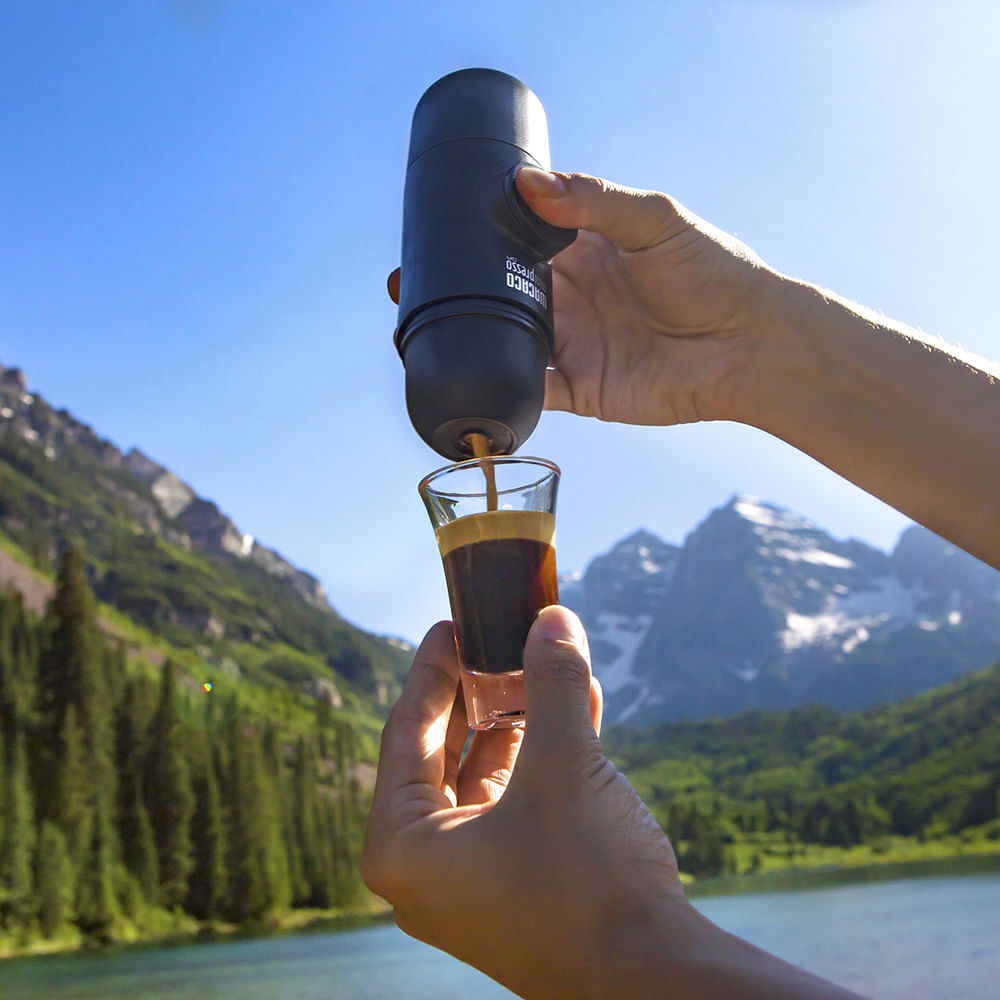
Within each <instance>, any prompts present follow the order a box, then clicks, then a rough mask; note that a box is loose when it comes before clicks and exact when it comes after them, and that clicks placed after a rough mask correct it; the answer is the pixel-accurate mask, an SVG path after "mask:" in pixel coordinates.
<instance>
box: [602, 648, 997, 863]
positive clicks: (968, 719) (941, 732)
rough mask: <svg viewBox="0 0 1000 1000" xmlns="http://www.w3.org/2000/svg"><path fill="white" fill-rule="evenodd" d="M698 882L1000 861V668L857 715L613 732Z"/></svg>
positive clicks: (765, 715) (809, 710)
mask: <svg viewBox="0 0 1000 1000" xmlns="http://www.w3.org/2000/svg"><path fill="white" fill-rule="evenodd" d="M605 743H606V747H607V749H608V752H609V753H610V755H611V756H612V757H613V759H614V760H615V762H616V763H617V764H618V766H619V767H620V768H621V769H622V770H624V772H625V773H626V774H627V775H628V777H629V779H630V780H631V781H632V783H633V784H634V785H635V786H636V789H637V790H638V791H639V793H640V794H641V795H642V796H643V798H644V799H645V801H646V802H647V803H648V804H649V806H650V808H651V809H652V811H653V814H654V815H655V816H656V818H657V820H658V821H659V822H660V824H661V825H662V826H663V827H664V829H665V830H666V831H667V833H668V834H669V835H670V838H671V840H672V841H673V843H674V847H675V850H676V852H677V856H678V861H679V864H680V867H681V869H682V871H685V872H688V873H690V874H692V875H696V876H714V875H728V874H741V873H745V872H758V871H767V870H769V869H776V868H789V867H799V868H801V867H816V866H843V865H859V864H872V863H883V862H887V861H901V860H911V859H917V858H938V857H945V856H950V855H954V854H964V853H990V854H992V853H1000V664H996V665H994V666H992V667H987V668H985V669H983V670H979V671H976V672H975V673H972V674H969V675H967V676H965V677H962V678H960V679H959V680H957V681H954V682H953V683H951V684H947V685H944V686H943V687H939V688H935V689H933V690H931V691H927V692H924V693H922V694H920V695H917V696H915V697H912V698H908V699H906V700H905V701H901V702H898V703H895V704H886V705H882V706H880V707H878V708H875V709H870V710H868V711H863V712H850V713H840V712H837V711H835V710H833V709H830V708H821V707H803V708H796V709H792V710H790V711H786V712H756V711H755V712H746V713H743V714H741V715H738V716H732V717H729V718H717V719H709V720H705V721H702V722H687V723H675V724H667V725H662V726H657V727H654V728H651V729H648V730H630V729H623V728H618V729H616V730H613V731H612V732H610V733H608V734H607V737H606V739H605Z"/></svg>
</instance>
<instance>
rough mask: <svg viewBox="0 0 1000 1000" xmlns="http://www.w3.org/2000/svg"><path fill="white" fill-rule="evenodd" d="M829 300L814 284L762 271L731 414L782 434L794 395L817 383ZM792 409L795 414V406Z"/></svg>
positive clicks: (822, 360) (729, 415) (752, 424)
mask: <svg viewBox="0 0 1000 1000" xmlns="http://www.w3.org/2000/svg"><path fill="white" fill-rule="evenodd" d="M829 305H830V303H829V302H828V301H827V300H826V299H825V297H824V295H823V293H822V292H821V291H820V290H819V289H818V288H815V287H814V286H812V285H807V284H805V283H804V282H800V281H796V280H795V279H793V278H788V277H786V276H785V275H782V274H779V273H778V272H776V271H771V270H769V269H766V270H764V271H763V272H762V273H761V274H760V275H759V283H758V288H757V294H756V295H755V296H754V300H753V303H752V307H751V309H750V313H749V317H748V323H747V326H748V341H749V344H750V348H749V350H748V351H747V358H746V361H745V364H744V370H743V377H742V379H741V380H740V383H739V392H738V394H736V395H735V396H734V399H733V402H732V410H731V413H729V414H727V417H728V418H729V419H732V420H736V421H738V422H739V423H743V424H748V425H749V426H751V427H756V428H758V429H760V430H765V431H769V432H770V433H772V434H777V435H778V436H779V437H782V436H783V435H782V433H781V424H782V421H783V420H784V419H785V412H786V406H785V404H786V402H787V401H788V400H789V397H790V395H792V394H793V393H794V391H795V388H796V387H798V386H806V385H810V384H815V383H816V382H817V381H818V379H819V378H820V377H821V374H822V371H823V368H824V366H825V365H826V364H827V361H826V360H825V359H824V357H823V348H822V344H823V336H822V332H821V330H820V329H819V328H820V327H822V325H823V322H824V307H827V308H828V307H829ZM788 409H789V410H790V411H791V412H790V414H789V415H790V416H792V414H793V412H794V406H792V407H789V408H788ZM793 419H794V417H793Z"/></svg>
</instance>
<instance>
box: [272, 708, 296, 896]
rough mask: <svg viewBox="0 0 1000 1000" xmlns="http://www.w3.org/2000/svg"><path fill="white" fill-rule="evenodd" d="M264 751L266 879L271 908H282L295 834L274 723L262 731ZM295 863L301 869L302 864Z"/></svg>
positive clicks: (289, 885)
mask: <svg viewBox="0 0 1000 1000" xmlns="http://www.w3.org/2000/svg"><path fill="white" fill-rule="evenodd" d="M263 754H264V784H265V794H264V809H265V811H266V813H267V825H268V850H267V859H268V861H267V864H268V879H269V881H270V885H271V896H272V906H273V908H274V909H276V910H284V909H287V908H288V907H289V906H290V905H291V902H292V881H293V871H294V869H295V867H296V862H295V861H293V859H292V854H293V853H294V837H293V835H292V813H291V803H290V797H289V795H288V789H287V782H286V774H285V764H284V753H283V748H282V743H281V738H280V736H279V734H278V731H277V730H276V729H275V728H274V727H273V726H268V727H267V728H266V729H265V731H264V741H263ZM298 867H299V869H300V871H301V865H299V866H298ZM300 878H301V876H300Z"/></svg>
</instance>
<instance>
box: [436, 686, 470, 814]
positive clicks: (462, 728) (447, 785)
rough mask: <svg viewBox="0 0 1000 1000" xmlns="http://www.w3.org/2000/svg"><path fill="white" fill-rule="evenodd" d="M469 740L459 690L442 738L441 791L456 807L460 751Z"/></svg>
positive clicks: (462, 700) (467, 722)
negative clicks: (442, 768) (442, 771)
mask: <svg viewBox="0 0 1000 1000" xmlns="http://www.w3.org/2000/svg"><path fill="white" fill-rule="evenodd" d="M468 738H469V721H468V718H467V717H466V714H465V698H463V697H462V691H461V689H459V690H458V691H457V692H456V694H455V701H454V704H453V705H452V706H451V718H450V719H449V720H448V731H447V733H446V734H445V738H444V783H443V786H442V791H443V792H444V794H445V795H447V796H448V800H449V801H450V802H451V804H452V805H453V806H454V805H458V784H459V783H458V772H459V767H460V766H461V763H462V751H463V750H464V749H465V744H466V742H467V740H468Z"/></svg>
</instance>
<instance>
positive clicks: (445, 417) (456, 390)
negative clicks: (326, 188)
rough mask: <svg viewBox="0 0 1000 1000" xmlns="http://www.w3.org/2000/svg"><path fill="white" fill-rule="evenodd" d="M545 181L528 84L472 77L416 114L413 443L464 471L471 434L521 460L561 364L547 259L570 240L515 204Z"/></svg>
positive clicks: (476, 72) (451, 78) (443, 88)
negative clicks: (524, 180)
mask: <svg viewBox="0 0 1000 1000" xmlns="http://www.w3.org/2000/svg"><path fill="white" fill-rule="evenodd" d="M525 165H530V166H534V167H541V168H542V169H545V170H548V169H549V142H548V129H547V126H546V121H545V112H544V110H543V109H542V105H541V103H540V102H539V100H538V98H537V97H536V96H535V95H534V94H533V93H532V92H531V91H530V90H529V89H528V88H527V87H526V86H525V85H524V84H523V83H521V82H520V81H519V80H515V79H514V78H513V77H512V76H508V75H507V74H506V73H500V72H498V71H496V70H490V69H466V70H460V71H458V72H456V73H451V74H449V75H448V76H445V77H443V78H442V79H440V80H438V81H437V82H436V83H435V84H433V85H432V86H431V87H430V88H429V89H428V90H427V91H426V93H425V94H424V95H423V97H422V98H421V99H420V101H419V103H418V104H417V107H416V111H415V112H414V115H413V125H412V129H411V132H410V150H409V158H408V161H407V170H406V187H405V193H404V198H403V245H402V260H401V278H400V291H399V319H398V326H397V329H396V336H395V341H396V346H397V348H398V350H399V353H400V356H401V357H402V359H403V365H404V367H405V368H406V404H407V410H408V411H409V415H410V420H411V422H412V423H413V426H414V428H415V429H416V431H417V433H418V434H419V435H420V436H421V437H422V438H423V439H424V441H426V442H427V444H429V445H430V446H431V447H432V448H433V449H434V450H435V451H437V452H439V453H440V454H441V455H444V456H445V457H446V458H448V459H450V460H453V461H457V460H460V459H464V458H469V457H471V456H472V453H473V452H472V446H471V444H470V435H476V434H479V435H482V436H483V437H485V438H486V439H487V440H488V443H489V448H488V450H489V453H490V454H493V455H505V454H510V453H512V452H514V451H515V450H516V449H517V448H518V447H519V446H520V445H521V444H523V442H524V441H525V440H526V439H527V438H528V436H529V435H530V434H531V432H532V431H533V430H534V429H535V425H536V424H537V422H538V418H539V416H540V414H541V410H542V402H543V399H544V395H545V368H546V366H547V365H548V363H549V361H550V359H551V356H552V267H551V259H552V257H553V256H554V255H555V254H556V253H558V252H559V251H560V250H562V249H563V248H564V247H566V246H568V245H569V244H570V243H572V241H573V240H574V239H575V237H576V230H575V229H559V228H557V227H555V226H551V225H549V224H547V223H546V222H543V221H542V220H541V219H540V218H539V217H538V216H537V215H535V214H534V212H532V211H531V210H530V209H529V208H528V206H527V205H526V204H525V202H524V200H523V199H522V198H521V196H520V195H519V194H518V193H517V190H516V188H515V185H514V178H515V176H516V174H517V171H518V170H519V169H520V168H521V167H522V166H525Z"/></svg>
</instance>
